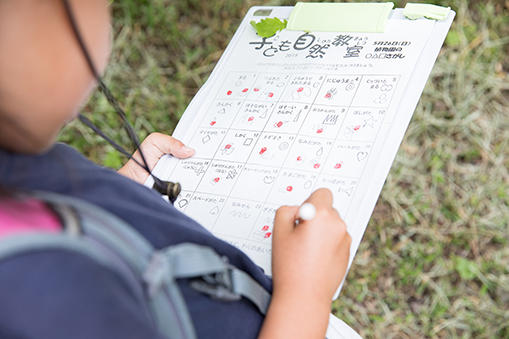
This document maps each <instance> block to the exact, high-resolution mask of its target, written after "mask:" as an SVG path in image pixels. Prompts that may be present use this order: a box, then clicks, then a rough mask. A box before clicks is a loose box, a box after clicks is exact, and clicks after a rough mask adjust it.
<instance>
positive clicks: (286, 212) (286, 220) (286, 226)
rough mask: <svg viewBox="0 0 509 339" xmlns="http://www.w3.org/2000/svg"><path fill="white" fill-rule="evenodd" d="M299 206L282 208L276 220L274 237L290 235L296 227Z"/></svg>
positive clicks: (278, 211) (277, 213)
mask: <svg viewBox="0 0 509 339" xmlns="http://www.w3.org/2000/svg"><path fill="white" fill-rule="evenodd" d="M298 215H299V206H281V207H280V208H279V209H278V210H277V212H276V216H275V218H274V237H277V236H279V235H284V234H288V233H290V232H291V231H292V230H293V229H294V227H295V221H296V220H297V218H298Z"/></svg>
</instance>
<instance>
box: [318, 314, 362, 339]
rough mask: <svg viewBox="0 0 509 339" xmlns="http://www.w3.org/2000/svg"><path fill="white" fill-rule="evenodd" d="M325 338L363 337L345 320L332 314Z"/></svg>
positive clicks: (345, 338) (350, 338) (359, 338)
mask: <svg viewBox="0 0 509 339" xmlns="http://www.w3.org/2000/svg"><path fill="white" fill-rule="evenodd" d="M325 339H362V337H361V336H360V335H359V334H358V333H357V332H355V331H354V330H353V329H352V328H351V327H350V326H348V325H347V324H346V323H345V322H344V321H343V320H341V319H339V318H337V317H335V316H334V315H332V314H330V315H329V327H328V328H327V333H326V334H325Z"/></svg>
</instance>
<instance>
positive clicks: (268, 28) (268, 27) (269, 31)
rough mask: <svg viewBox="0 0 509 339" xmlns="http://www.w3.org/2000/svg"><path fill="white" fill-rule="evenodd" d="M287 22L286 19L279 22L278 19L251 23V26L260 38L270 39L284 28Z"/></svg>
mask: <svg viewBox="0 0 509 339" xmlns="http://www.w3.org/2000/svg"><path fill="white" fill-rule="evenodd" d="M287 24H288V21H286V19H285V20H284V21H281V20H280V19H278V18H267V19H262V20H261V21H260V22H258V23H257V22H255V21H254V20H252V21H251V25H252V26H253V27H254V29H256V32H257V33H258V35H259V36H261V37H262V38H270V37H271V36H273V35H274V34H276V33H277V32H279V31H281V30H283V29H285V28H286V25H287Z"/></svg>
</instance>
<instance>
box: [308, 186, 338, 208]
mask: <svg viewBox="0 0 509 339" xmlns="http://www.w3.org/2000/svg"><path fill="white" fill-rule="evenodd" d="M306 202H310V203H312V204H313V205H315V207H316V209H317V210H318V209H320V208H332V202H333V197H332V192H331V191H330V190H328V189H327V188H319V189H317V190H316V191H314V192H313V193H312V194H311V195H310V196H309V198H308V199H307V200H306Z"/></svg>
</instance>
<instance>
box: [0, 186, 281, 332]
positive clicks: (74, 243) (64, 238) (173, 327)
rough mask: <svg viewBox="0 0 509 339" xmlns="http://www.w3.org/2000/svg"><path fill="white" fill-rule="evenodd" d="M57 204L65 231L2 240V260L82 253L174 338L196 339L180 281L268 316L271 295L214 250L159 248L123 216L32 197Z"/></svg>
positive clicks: (49, 196) (61, 199)
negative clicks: (117, 280)
mask: <svg viewBox="0 0 509 339" xmlns="http://www.w3.org/2000/svg"><path fill="white" fill-rule="evenodd" d="M30 196H31V197H33V198H37V199H40V200H42V201H44V202H46V203H48V204H49V205H51V206H52V207H53V208H54V209H55V211H56V212H57V213H58V214H59V216H60V218H61V219H62V221H63V224H64V230H63V231H62V232H60V233H57V234H49V233H37V232H34V233H28V234H21V235H14V236H9V237H5V238H2V239H0V261H1V260H3V259H6V258H8V257H12V256H15V255H20V254H23V253H28V252H35V251H41V250H50V249H59V250H67V251H73V252H78V253H80V254H82V255H85V256H87V257H89V258H91V259H93V260H95V261H96V262H97V263H99V264H100V265H103V266H105V267H107V268H109V269H111V270H113V271H115V272H116V273H117V274H118V275H119V276H120V277H122V278H123V279H124V281H125V282H126V284H127V285H128V286H129V287H130V289H131V290H132V292H133V294H134V295H135V297H136V298H137V299H138V301H139V305H140V308H141V309H142V311H144V312H146V313H147V314H149V315H150V317H151V318H152V319H153V321H154V323H155V325H156V326H157V329H158V330H159V331H160V332H161V333H162V334H163V335H165V336H166V337H167V338H168V339H194V338H196V332H195V329H194V325H193V323H192V320H191V316H190V314H189V310H188V308H187V305H186V302H185V300H184V297H183V296H182V293H181V291H180V288H179V286H178V284H177V283H176V280H177V279H184V278H196V279H193V280H191V282H190V286H191V288H193V289H195V290H197V291H199V292H201V293H204V294H207V295H208V296H210V297H211V298H214V299H218V300H222V301H236V300H239V299H240V298H241V297H245V298H247V299H249V300H251V301H252V302H253V303H254V304H255V305H256V306H257V307H258V309H259V310H260V312H261V313H262V314H265V313H266V312H267V308H268V305H269V302H270V298H271V296H270V294H269V293H268V292H267V291H266V290H265V289H264V288H263V287H262V286H261V285H260V284H259V283H258V282H257V281H255V280H254V279H253V278H252V277H251V276H250V275H248V274H247V273H245V272H244V271H242V270H239V269H238V268H236V267H235V266H233V265H231V264H229V263H228V260H227V258H226V257H221V256H220V255H219V254H217V253H216V252H215V251H214V250H213V249H212V248H210V247H207V246H201V245H197V244H193V243H182V244H179V245H173V246H169V247H166V248H163V249H160V250H156V249H155V248H154V247H153V246H152V244H151V243H149V242H148V241H147V239H146V238H144V237H143V236H142V235H141V234H139V233H138V232H137V231H136V230H135V229H134V228H133V227H131V226H130V225H129V224H127V223H126V222H124V221H123V220H121V219H120V218H118V217H117V216H115V215H113V214H111V213H109V212H107V211H105V210H103V209H101V208H99V207H97V206H94V205H92V204H89V203H86V202H84V201H82V200H79V199H75V198H70V197H68V196H63V195H59V194H54V193H48V192H35V193H33V194H31V195H30Z"/></svg>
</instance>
